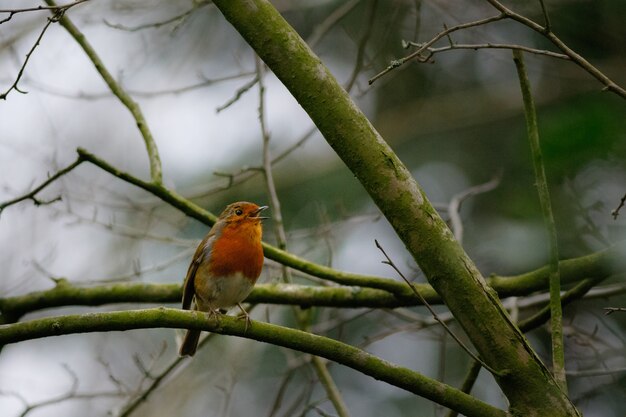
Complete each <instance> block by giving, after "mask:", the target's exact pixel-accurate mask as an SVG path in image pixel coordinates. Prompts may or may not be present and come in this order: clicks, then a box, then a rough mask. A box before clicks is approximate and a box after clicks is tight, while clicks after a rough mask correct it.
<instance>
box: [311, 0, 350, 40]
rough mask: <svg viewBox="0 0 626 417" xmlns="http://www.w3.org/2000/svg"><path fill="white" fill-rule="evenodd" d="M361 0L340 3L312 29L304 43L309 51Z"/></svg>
mask: <svg viewBox="0 0 626 417" xmlns="http://www.w3.org/2000/svg"><path fill="white" fill-rule="evenodd" d="M360 1H361V0H350V1H347V2H345V3H342V4H341V5H340V6H339V7H337V8H336V9H335V10H334V11H333V12H332V13H331V14H329V15H328V17H326V19H324V21H322V23H320V24H319V25H317V26H316V27H315V29H313V32H311V36H309V37H308V39H307V40H306V43H307V44H309V47H310V48H311V49H315V47H316V46H317V44H318V43H319V41H320V40H321V39H322V38H323V37H324V35H326V33H328V31H329V30H330V29H332V28H333V26H335V25H336V24H337V23H338V22H339V21H340V20H341V19H343V18H344V17H346V16H347V15H348V14H349V13H350V12H351V11H352V10H354V8H355V7H356V6H357V5H358V4H359V2H360Z"/></svg>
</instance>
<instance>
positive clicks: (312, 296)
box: [0, 243, 626, 323]
mask: <svg viewBox="0 0 626 417" xmlns="http://www.w3.org/2000/svg"><path fill="white" fill-rule="evenodd" d="M625 250H626V243H622V244H620V245H616V246H614V247H612V248H610V249H607V250H603V251H600V252H596V253H593V254H591V255H586V256H581V257H579V258H574V259H568V260H564V261H561V262H560V263H559V265H560V266H559V269H560V270H561V278H562V282H563V284H572V283H579V284H577V285H581V284H582V283H583V282H587V281H588V280H592V281H593V282H594V283H595V284H597V283H598V282H599V281H601V280H602V279H604V278H606V277H608V276H609V275H611V274H614V273H623V272H625V270H624V266H623V265H614V261H615V260H616V259H618V257H620V256H623V255H622V254H623V253H624V251H625ZM548 276H549V267H548V266H544V267H542V268H539V269H536V270H534V271H531V272H528V273H525V274H521V275H517V276H510V277H502V276H495V275H494V276H492V277H491V278H489V279H488V280H487V281H488V282H489V283H490V286H491V287H492V288H493V289H494V290H495V291H497V292H498V295H499V296H500V297H501V298H505V297H510V296H524V295H529V294H531V293H533V292H537V291H545V290H547V289H548ZM381 279H384V278H381ZM581 280H584V281H581ZM402 285H403V286H404V287H406V285H404V284H402ZM412 285H413V287H414V288H415V289H416V290H417V291H419V293H420V294H421V295H422V296H423V297H424V299H425V300H426V301H427V302H428V303H430V304H439V303H441V298H440V297H439V296H438V295H437V293H436V292H435V291H434V290H433V289H432V287H431V286H430V285H427V284H412ZM576 288H577V287H576ZM181 294H182V293H181V287H180V284H179V283H175V284H147V283H133V284H112V285H101V286H96V287H87V288H85V287H77V286H74V285H72V284H71V283H69V282H68V281H66V280H58V281H57V285H56V286H55V287H54V288H52V289H50V290H45V291H36V292H32V293H28V294H24V295H19V296H14V297H5V298H0V314H1V316H0V317H1V320H0V322H2V323H12V322H15V321H18V320H19V319H20V318H21V317H22V316H23V315H24V314H27V313H31V312H34V311H38V310H42V309H48V308H55V307H64V306H72V305H80V306H99V305H104V304H114V303H156V304H161V303H178V302H179V301H180V298H181V296H182V295H181ZM246 301H247V302H250V303H255V304H258V303H264V304H282V305H298V306H301V307H310V306H317V307H344V308H359V307H366V308H397V307H408V306H417V305H420V304H421V303H420V300H419V298H418V297H416V296H415V295H414V294H413V292H412V291H411V290H410V289H407V295H403V296H396V295H394V294H392V293H390V292H388V291H384V290H378V289H373V288H363V287H353V286H339V287H322V286H307V285H297V284H288V285H287V284H257V285H256V286H255V288H254V290H253V291H252V293H251V294H250V296H249V297H248V299H247V300H246ZM564 302H565V301H564ZM542 323H543V321H542Z"/></svg>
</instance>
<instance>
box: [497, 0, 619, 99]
mask: <svg viewBox="0 0 626 417" xmlns="http://www.w3.org/2000/svg"><path fill="white" fill-rule="evenodd" d="M486 1H487V2H489V4H491V5H492V6H493V7H494V8H495V9H496V10H498V11H499V12H500V13H502V14H503V15H505V16H506V17H508V18H510V19H513V20H515V21H517V22H519V23H521V24H523V25H524V26H527V27H529V28H530V29H532V30H534V31H535V32H538V33H540V34H541V35H543V36H545V37H546V38H547V39H548V40H549V41H550V42H552V44H553V45H554V46H556V47H557V48H558V49H560V50H561V52H563V53H564V54H565V55H567V56H569V57H570V58H571V59H572V61H574V62H575V63H576V64H577V65H578V66H579V67H581V68H582V69H584V70H585V71H587V72H588V73H589V74H591V76H593V77H594V78H595V79H596V80H598V81H600V82H601V83H602V84H603V85H604V89H603V90H606V91H612V92H614V93H615V94H617V95H619V96H620V97H622V98H626V90H625V89H623V88H622V87H620V86H619V85H617V84H616V83H615V82H614V81H613V80H611V79H610V78H609V77H607V76H606V75H604V73H603V72H602V71H600V70H599V69H597V68H596V67H594V66H593V65H592V64H591V63H590V62H589V61H587V60H586V59H585V58H583V57H582V56H581V55H579V54H578V53H576V52H575V51H574V50H573V49H571V48H570V47H569V46H567V45H566V44H565V43H564V42H563V41H562V40H561V39H560V38H559V37H558V36H556V35H555V34H554V32H552V31H551V29H550V27H549V26H548V27H544V26H541V25H540V24H538V23H536V22H534V21H532V20H531V19H528V18H527V17H524V16H522V15H520V14H517V13H515V12H513V11H512V10H511V9H509V8H507V7H506V6H504V5H503V4H502V3H500V2H499V1H498V0H486ZM548 23H549V21H548Z"/></svg>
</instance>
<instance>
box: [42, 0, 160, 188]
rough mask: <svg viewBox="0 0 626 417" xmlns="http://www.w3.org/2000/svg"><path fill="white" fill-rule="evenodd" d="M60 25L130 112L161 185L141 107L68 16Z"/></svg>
mask: <svg viewBox="0 0 626 417" xmlns="http://www.w3.org/2000/svg"><path fill="white" fill-rule="evenodd" d="M45 1H46V3H47V4H48V5H49V6H56V4H55V3H54V1H53V0H45ZM59 23H60V24H61V26H63V27H64V28H65V29H66V30H67V31H68V32H69V34H70V35H71V36H72V37H73V38H74V40H75V41H76V42H77V43H78V44H79V45H80V47H81V48H82V49H83V51H85V53H86V54H87V57H88V58H89V60H90V61H91V62H92V63H93V64H94V66H95V68H96V70H97V71H98V73H100V75H101V76H102V79H103V80H104V82H105V83H106V84H107V85H108V86H109V88H110V89H111V92H112V93H113V94H114V95H115V96H116V97H117V98H118V99H119V100H120V102H121V103H122V104H123V105H124V106H125V107H126V108H127V109H128V110H129V111H130V113H131V114H132V116H133V118H134V119H135V122H136V123H137V127H138V128H139V132H140V133H141V136H142V137H143V140H144V143H145V145H146V150H147V152H148V158H149V160H150V178H151V179H152V182H153V183H155V184H161V183H162V182H163V174H162V171H161V158H160V157H159V150H158V148H157V145H156V142H155V140H154V137H153V136H152V132H150V128H149V127H148V123H147V121H146V119H145V117H144V115H143V112H142V111H141V107H139V104H137V103H136V102H135V101H134V100H133V99H132V98H131V96H130V95H128V93H127V92H126V91H125V90H124V89H123V88H122V86H121V85H120V84H119V83H118V82H117V81H115V79H114V78H113V76H112V75H111V73H110V72H109V70H108V69H107V68H106V67H105V65H104V63H103V62H102V60H101V59H100V57H99V56H98V54H97V53H96V51H95V49H93V46H91V44H90V43H89V41H87V38H86V37H85V35H84V34H83V33H82V32H81V31H80V30H79V29H78V28H77V27H76V25H74V23H72V21H71V20H70V19H69V18H68V17H67V16H62V17H61V18H60V19H59Z"/></svg>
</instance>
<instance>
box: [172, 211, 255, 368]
mask: <svg viewBox="0 0 626 417" xmlns="http://www.w3.org/2000/svg"><path fill="white" fill-rule="evenodd" d="M266 208H267V206H261V207H259V206H257V205H256V204H253V203H248V202H245V201H241V202H237V203H232V204H230V205H229V206H227V207H226V209H224V211H223V212H222V214H220V216H219V218H218V219H217V222H215V224H214V225H213V227H212V228H211V230H210V231H209V233H208V234H207V235H206V237H205V238H204V239H203V240H202V242H200V245H199V246H198V248H197V249H196V253H195V254H194V256H193V260H192V261H191V265H189V269H188V270H187V277H186V278H185V284H184V287H183V309H184V310H190V309H192V302H193V309H194V310H199V311H205V312H207V313H209V315H210V316H213V317H217V315H218V314H221V313H220V311H219V310H220V309H228V308H230V307H233V306H235V305H237V306H239V308H240V309H241V311H242V312H243V314H244V317H245V319H246V325H247V324H248V323H249V321H250V317H249V316H248V313H247V312H246V310H244V308H243V307H242V306H241V304H240V303H241V302H242V301H243V300H245V298H246V297H247V296H248V294H250V292H251V291H252V287H254V284H255V283H256V281H257V279H258V278H259V275H261V269H262V268H263V247H262V246H261V235H262V226H261V221H262V220H263V219H266V218H267V217H261V216H259V215H260V213H261V211H263V210H265V209H266ZM199 338H200V330H187V333H186V334H185V338H184V340H183V344H182V345H181V347H180V352H179V353H180V355H181V356H193V355H194V354H195V353H196V348H197V346H198V340H199Z"/></svg>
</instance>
